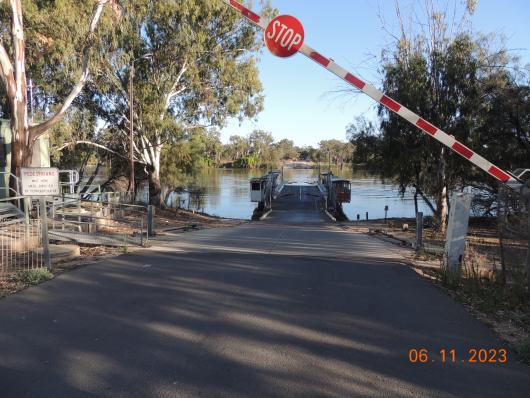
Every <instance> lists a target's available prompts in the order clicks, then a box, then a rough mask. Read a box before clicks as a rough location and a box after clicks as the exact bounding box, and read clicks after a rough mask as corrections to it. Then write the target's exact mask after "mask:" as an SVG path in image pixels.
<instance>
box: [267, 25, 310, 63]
mask: <svg viewBox="0 0 530 398" xmlns="http://www.w3.org/2000/svg"><path fill="white" fill-rule="evenodd" d="M265 44H266V46H267V48H268V49H269V50H270V52H271V53H273V54H274V55H276V56H278V57H282V58H286V57H290V56H291V55H294V54H296V53H297V52H298V50H300V48H301V47H302V45H303V44H304V27H303V26H302V24H301V22H300V21H299V20H298V19H296V18H295V17H292V16H290V15H280V16H278V17H276V18H274V19H273V20H272V21H270V22H269V24H268V25H267V29H265Z"/></svg>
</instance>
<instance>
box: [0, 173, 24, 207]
mask: <svg viewBox="0 0 530 398" xmlns="http://www.w3.org/2000/svg"><path fill="white" fill-rule="evenodd" d="M6 176H8V178H6ZM0 178H1V179H2V186H0V190H1V191H3V194H2V195H1V196H0V199H1V198H5V199H8V198H10V197H11V198H10V199H11V200H13V199H14V197H19V196H21V195H22V187H21V185H20V179H19V178H18V177H17V176H16V175H14V174H13V173H10V172H9V171H0ZM11 181H14V184H13V185H14V187H15V188H13V187H12V184H11ZM4 184H6V185H4ZM18 207H19V208H20V201H19V203H18Z"/></svg>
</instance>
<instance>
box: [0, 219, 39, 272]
mask: <svg viewBox="0 0 530 398" xmlns="http://www.w3.org/2000/svg"><path fill="white" fill-rule="evenodd" d="M41 231H42V226H41V222H40V220H31V221H30V222H29V223H27V224H26V223H18V224H12V225H8V226H3V227H0V252H1V256H0V275H8V274H12V273H15V272H18V271H24V270H29V269H34V268H41V267H43V266H44V258H43V253H42V249H41V247H42V233H41Z"/></svg>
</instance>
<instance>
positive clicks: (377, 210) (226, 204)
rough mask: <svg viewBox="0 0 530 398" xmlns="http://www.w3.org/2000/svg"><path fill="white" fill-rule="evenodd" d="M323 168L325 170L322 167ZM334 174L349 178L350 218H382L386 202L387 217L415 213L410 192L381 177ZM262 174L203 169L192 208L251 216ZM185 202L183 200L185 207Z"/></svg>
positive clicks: (297, 175) (287, 176) (301, 173)
mask: <svg viewBox="0 0 530 398" xmlns="http://www.w3.org/2000/svg"><path fill="white" fill-rule="evenodd" d="M323 171H324V170H323ZM332 171H333V172H334V174H335V175H338V176H340V177H341V178H346V179H348V180H350V181H351V186H352V197H351V202H350V203H344V205H343V209H344V213H345V214H346V216H347V217H348V218H349V219H350V220H354V219H356V218H357V214H359V215H360V217H361V219H365V214H366V212H368V216H369V218H370V219H374V218H383V217H384V216H385V206H388V214H387V215H388V217H414V199H413V195H412V193H411V192H407V193H406V194H405V196H404V197H403V198H402V197H401V196H400V195H399V192H398V190H397V187H395V186H393V185H392V184H388V183H383V182H381V179H380V178H379V177H378V176H377V175H374V174H373V173H370V172H368V171H365V170H356V171H352V170H351V169H346V168H345V169H343V170H342V171H340V170H338V169H332ZM263 174H264V171H263V170H246V169H205V170H203V171H201V172H199V173H198V174H197V175H196V177H195V181H196V186H197V187H201V188H203V189H204V192H205V195H204V199H203V202H202V204H201V205H200V206H199V208H197V206H192V207H191V208H193V207H195V210H200V211H204V212H205V213H208V214H213V215H217V216H220V217H228V218H242V219H250V217H251V216H252V212H253V210H254V208H255V207H256V203H252V202H251V201H250V184H249V180H250V178H252V177H258V176H261V175H263ZM317 176H318V172H317V170H314V169H288V168H285V169H284V180H285V181H290V182H312V181H316V179H317ZM186 206H187V204H185V207H186ZM419 207H420V209H419V210H420V211H423V213H424V215H430V214H431V212H430V210H429V209H428V208H427V206H425V205H424V203H423V202H422V201H421V200H419Z"/></svg>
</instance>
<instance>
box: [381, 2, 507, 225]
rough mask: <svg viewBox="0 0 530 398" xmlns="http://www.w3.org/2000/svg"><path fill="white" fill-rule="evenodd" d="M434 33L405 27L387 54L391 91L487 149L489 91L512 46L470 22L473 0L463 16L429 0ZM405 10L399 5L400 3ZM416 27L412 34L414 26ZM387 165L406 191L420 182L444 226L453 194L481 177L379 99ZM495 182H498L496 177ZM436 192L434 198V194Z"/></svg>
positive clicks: (499, 82)
mask: <svg viewBox="0 0 530 398" xmlns="http://www.w3.org/2000/svg"><path fill="white" fill-rule="evenodd" d="M427 4H428V6H429V7H427V16H426V21H425V23H423V24H422V25H420V26H426V27H427V29H426V31H427V32H429V33H428V34H425V33H423V31H420V32H419V33H418V32H417V31H414V29H405V28H404V27H403V24H402V25H401V26H402V29H401V36H400V38H399V40H397V41H396V43H395V48H394V49H393V50H392V51H391V52H390V53H386V54H385V57H384V67H383V88H384V91H385V92H386V93H387V94H388V95H389V96H391V97H393V98H394V99H396V100H397V101H398V102H401V103H402V104H404V105H405V106H407V107H408V108H409V109H411V110H412V111H413V112H415V113H417V114H419V115H421V116H422V117H424V118H425V119H426V120H428V121H430V122H431V123H432V124H434V125H436V126H438V127H440V128H441V129H442V130H444V131H446V132H447V133H449V134H451V135H453V136H454V137H455V138H456V139H457V140H459V141H460V142H462V143H464V144H465V145H467V146H469V147H471V148H476V149H477V150H478V151H479V152H480V148H482V146H483V144H484V137H485V136H484V135H483V134H482V132H481V130H480V127H481V126H483V125H484V117H485V115H486V114H487V112H488V110H487V109H486V108H485V104H486V103H485V101H484V98H486V97H487V92H488V91H489V90H491V88H492V87H495V88H494V89H493V91H498V90H499V89H500V88H501V87H503V86H504V85H505V84H506V66H507V65H508V63H509V61H510V59H509V57H507V55H506V51H504V50H502V49H501V51H492V49H491V46H490V44H489V42H488V41H487V40H485V39H483V38H481V37H476V36H473V35H472V34H471V33H470V30H468V29H467V27H468V25H467V21H468V19H469V17H470V15H472V13H473V11H474V7H475V2H473V1H469V2H468V3H467V8H466V10H465V11H464V12H463V15H462V18H461V21H460V22H454V25H451V24H450V23H449V22H448V21H450V20H451V18H453V15H452V14H451V15H448V14H446V12H440V11H437V10H436V9H435V8H434V6H433V4H432V3H430V2H429V3H427ZM398 10H399V8H398ZM409 32H411V33H409ZM379 115H380V117H381V133H382V141H381V159H382V161H381V172H382V173H383V176H384V177H388V178H392V179H394V180H395V181H396V182H397V183H398V184H399V186H400V189H401V191H402V192H404V191H405V189H407V187H414V188H415V189H416V194H420V195H421V196H422V197H423V198H424V199H425V201H426V203H427V204H428V205H429V206H430V207H431V209H432V210H433V212H434V214H435V216H436V218H437V220H438V221H439V223H440V225H441V226H442V228H444V227H445V223H446V217H447V211H448V196H449V194H450V192H451V191H454V190H455V189H462V188H463V187H464V186H467V185H469V184H470V183H472V181H474V180H475V179H476V175H477V171H476V170H474V169H473V167H471V165H470V164H469V162H467V161H466V160H464V159H463V158H461V157H460V156H458V155H456V154H454V153H452V152H451V151H449V150H447V149H446V148H445V147H443V146H441V145H440V144H439V143H437V142H436V141H435V140H432V139H431V138H430V137H428V136H427V135H426V134H424V133H422V132H420V131H419V130H418V129H417V128H416V127H415V126H412V125H411V124H409V123H408V122H407V121H405V120H403V119H402V118H401V117H400V116H397V115H395V114H394V113H392V112H390V111H389V110H388V109H387V108H385V107H383V106H380V108H379ZM490 183H493V180H491V182H490ZM430 198H432V199H433V201H432V203H431V199H430Z"/></svg>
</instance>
